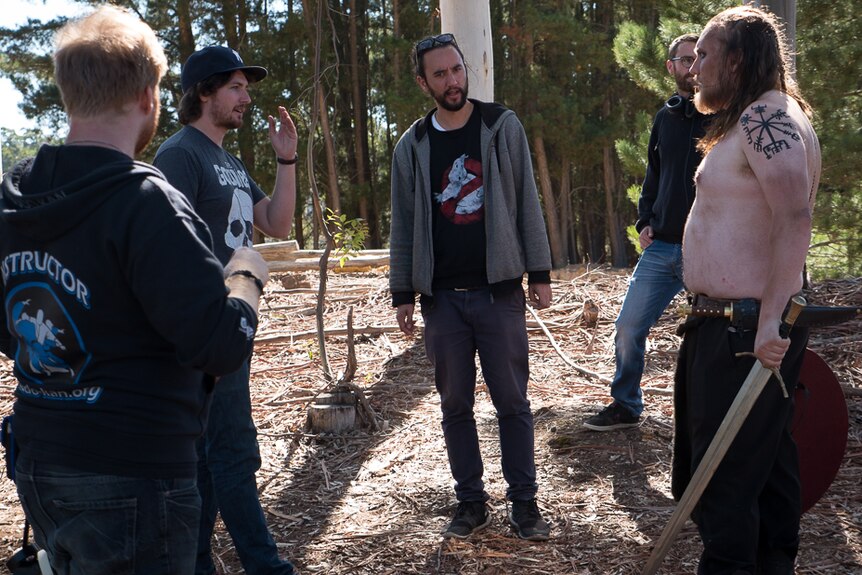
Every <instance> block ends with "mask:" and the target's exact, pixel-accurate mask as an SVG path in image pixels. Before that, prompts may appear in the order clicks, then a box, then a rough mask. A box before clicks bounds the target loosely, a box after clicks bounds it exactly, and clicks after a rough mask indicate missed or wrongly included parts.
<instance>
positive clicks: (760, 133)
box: [739, 90, 813, 160]
mask: <svg viewBox="0 0 862 575" xmlns="http://www.w3.org/2000/svg"><path fill="white" fill-rule="evenodd" d="M739 128H740V135H741V137H742V139H743V142H744V145H746V144H747V147H748V149H747V150H746V155H748V156H749V159H752V155H753V156H755V157H757V156H761V157H762V158H763V159H766V160H771V159H773V158H774V157H776V156H778V155H783V156H785V157H787V156H795V155H797V154H798V153H800V152H802V153H803V157H804V148H805V145H806V143H807V142H806V140H808V139H810V138H811V137H812V136H813V131H812V130H811V124H810V122H809V120H808V116H807V115H806V114H805V112H803V111H802V108H800V107H799V104H797V103H796V100H794V99H793V98H792V97H790V96H788V95H787V94H785V93H783V92H779V91H777V90H771V91H769V92H766V93H764V94H763V95H761V96H760V98H758V99H757V100H755V101H754V102H752V103H751V104H750V105H749V106H748V107H747V108H746V109H745V111H743V113H742V115H741V116H740V117H739ZM791 150H793V151H791ZM752 152H754V154H752Z"/></svg>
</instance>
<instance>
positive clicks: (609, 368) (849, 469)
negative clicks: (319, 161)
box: [0, 267, 862, 575]
mask: <svg viewBox="0 0 862 575" xmlns="http://www.w3.org/2000/svg"><path fill="white" fill-rule="evenodd" d="M554 275H555V279H554V296H555V297H554V304H553V305H552V307H551V308H549V309H546V310H542V311H539V312H537V313H536V314H535V315H532V313H531V314H530V315H528V317H527V320H528V326H529V330H530V331H529V333H530V351H531V382H530V398H531V402H532V407H533V411H534V415H535V428H536V437H535V444H536V462H537V467H538V470H539V483H540V490H539V506H540V508H541V509H542V511H543V513H544V514H545V517H546V518H547V519H549V520H550V522H551V524H552V533H551V540H550V541H548V542H543V543H533V542H525V541H521V540H519V539H517V538H516V537H514V536H513V534H512V532H511V531H510V530H509V527H508V525H507V521H506V513H507V509H506V501H505V482H504V481H503V479H502V475H501V473H500V468H499V445H498V441H497V427H496V424H495V418H494V412H493V408H492V406H491V403H490V400H489V397H488V394H487V390H486V389H485V387H484V384H483V383H482V381H481V377H480V384H479V386H478V390H477V401H476V419H477V423H478V426H479V435H480V440H481V445H482V449H483V456H484V461H485V480H486V490H487V491H488V493H489V494H490V495H491V500H490V502H489V504H490V505H491V507H492V509H493V514H494V520H493V521H492V523H491V525H490V526H489V527H488V528H487V529H485V530H484V531H482V532H481V533H479V534H477V535H475V536H473V537H472V538H471V539H469V540H466V541H452V540H443V539H441V537H440V536H439V531H440V530H441V529H442V528H443V527H444V526H445V525H446V523H447V522H448V520H449V518H450V515H451V514H452V512H453V511H454V506H455V501H454V494H453V490H452V479H451V476H450V474H449V468H448V464H447V460H446V454H445V447H444V444H443V439H442V434H441V431H440V415H439V403H438V398H437V394H436V392H435V389H434V377H433V371H432V369H431V367H430V365H429V363H428V361H427V360H426V359H425V354H424V349H423V343H422V339H421V329H420V330H417V331H418V332H419V334H420V335H419V336H418V337H415V338H408V337H406V336H404V335H402V334H401V333H400V332H399V331H398V328H397V325H396V323H395V314H394V310H393V309H392V308H391V307H390V305H389V304H390V300H389V293H388V286H387V276H386V274H385V270H383V271H381V270H373V269H372V270H367V271H360V272H356V271H352V272H351V273H349V274H348V273H331V274H330V276H329V282H328V289H327V293H326V298H325V301H326V310H325V315H324V320H325V321H324V323H325V326H326V330H327V334H328V335H327V337H326V340H325V341H326V348H327V355H328V358H329V362H330V365H331V366H332V368H333V370H334V371H336V372H337V371H340V370H344V369H345V367H346V364H347V337H346V335H345V327H346V323H347V314H348V310H349V309H350V308H351V307H352V308H353V316H354V319H353V323H354V328H355V349H356V359H357V370H356V376H355V377H354V379H353V383H354V384H356V385H357V386H358V387H359V388H361V389H362V390H363V391H364V394H365V397H366V398H367V400H368V405H369V406H370V409H369V410H367V411H366V412H365V413H368V414H371V416H372V417H373V418H374V420H375V422H376V423H377V425H378V427H379V429H378V430H376V431H373V430H372V429H371V428H370V427H368V426H364V427H360V428H358V429H356V430H354V431H351V432H349V433H344V434H339V435H334V434H320V433H311V432H310V431H309V430H308V429H307V428H306V418H307V412H308V408H309V405H310V404H311V402H313V401H314V398H315V397H316V396H317V395H318V394H320V393H321V392H323V391H325V390H326V389H327V387H328V384H327V382H326V381H325V379H324V377H323V373H322V370H321V362H320V352H319V348H318V344H317V336H316V333H315V314H314V307H315V304H316V301H317V286H318V280H317V275H316V273H314V272H305V273H294V274H289V275H280V276H276V277H274V278H273V281H272V282H271V283H270V284H269V286H267V290H266V295H265V301H264V302H263V304H262V306H261V310H262V315H261V317H262V321H261V325H260V329H259V332H258V340H257V345H256V351H255V357H254V360H253V365H252V399H253V404H254V406H255V420H256V423H257V426H258V430H259V441H260V447H261V452H262V455H263V466H262V468H261V470H260V471H259V472H258V484H259V489H260V497H261V501H262V503H263V506H264V509H265V511H266V513H267V517H268V521H269V525H270V528H271V530H272V532H273V535H274V537H275V539H276V541H277V543H278V545H279V547H280V549H281V550H282V553H283V555H284V556H286V557H289V558H290V559H291V560H292V561H294V562H295V563H296V565H297V566H298V567H299V568H300V570H301V572H302V573H303V574H310V573H317V574H324V573H326V574H338V575H341V574H345V575H346V574H355V573H363V574H364V573H368V574H377V575H383V574H398V575H402V574H403V575H408V574H456V573H457V574H461V573H463V574H481V575H497V574H507V575H508V574H510V573H528V574H537V575H538V574H554V575H557V574H569V573H574V574H579V575H586V574H637V573H640V570H641V568H642V567H643V565H644V563H645V562H646V560H647V558H648V557H649V555H650V551H651V549H652V545H653V544H654V543H655V541H656V540H657V539H658V537H659V535H660V534H661V532H662V529H663V528H664V526H665V524H666V523H667V521H668V520H669V518H670V516H671V513H672V512H673V508H674V502H673V500H672V499H671V497H670V476H669V472H670V462H671V444H672V439H673V408H672V396H671V388H672V376H673V366H674V362H675V358H676V349H677V347H678V344H679V338H678V337H677V336H676V335H675V333H674V330H675V327H676V325H677V324H678V323H679V321H680V320H679V317H677V316H676V315H674V313H673V310H674V309H675V307H676V305H677V304H678V303H682V299H681V296H679V298H678V300H677V301H676V302H675V303H674V304H672V305H671V307H670V308H669V309H668V310H667V311H666V312H665V314H664V315H663V316H662V318H661V320H660V321H659V324H658V325H657V326H656V327H655V328H654V329H653V330H652V332H651V334H650V337H649V341H648V348H647V354H646V372H645V374H644V378H643V382H642V386H643V388H644V392H645V400H646V411H645V412H644V416H645V417H644V421H643V424H642V425H641V426H640V427H637V428H633V429H626V430H619V431H612V432H605V433H596V432H591V431H589V430H586V429H584V428H583V427H582V425H581V423H582V421H583V420H584V419H585V418H586V417H588V416H589V415H592V414H593V413H594V412H595V411H597V410H598V409H600V408H602V407H603V406H604V405H605V404H607V403H608V402H609V399H608V390H607V382H608V381H609V378H610V377H612V376H613V371H614V345H613V330H614V326H613V321H614V319H615V318H616V314H617V312H618V311H619V307H620V305H621V303H622V298H623V296H624V294H625V289H626V282H627V279H628V271H627V270H611V269H609V268H606V267H598V268H570V269H566V270H562V271H558V272H555V274H554ZM808 298H809V301H810V302H811V303H812V304H818V305H828V304H835V305H862V281H860V280H858V279H851V280H835V281H827V282H823V283H819V284H817V285H815V286H813V288H812V289H811V291H810V293H809V294H808ZM596 311H597V321H596V319H595V317H594V314H595V312H596ZM416 316H417V320H418V322H419V325H420V326H421V316H420V314H419V313H418V306H417V314H416ZM860 325H862V321H853V322H848V323H845V324H842V325H839V326H834V327H831V328H828V329H822V330H816V331H812V337H811V344H810V347H811V348H812V349H814V350H815V351H817V352H818V353H819V354H820V355H821V356H822V357H823V358H824V359H825V360H826V361H827V363H828V364H829V365H830V366H831V367H832V369H833V370H834V371H835V373H836V375H837V377H838V380H839V382H840V383H841V385H842V386H843V388H844V391H845V397H846V399H847V404H848V409H849V417H850V431H849V437H848V443H847V450H846V453H845V457H844V461H843V464H842V466H841V469H840V471H839V473H838V476H837V478H836V479H835V481H834V482H833V484H832V486H831V487H830V488H829V490H828V491H827V492H826V494H825V495H824V497H823V498H822V499H821V500H820V501H819V502H818V503H817V504H816V505H815V506H814V507H813V508H812V509H811V510H810V511H809V512H808V513H806V514H805V515H804V516H803V518H802V534H801V537H802V543H801V549H800V553H799V560H798V563H797V573H799V574H829V575H832V574H845V573H860V574H862V505H860V504H862V489H860V487H862V334H860V330H859V328H860ZM10 365H11V364H10V363H9V362H6V361H4V362H3V363H2V364H0V413H7V412H10V411H11V403H12V401H11V396H12V391H13V390H14V378H13V376H12V374H11V369H10ZM22 528H23V514H22V512H21V510H20V506H19V505H18V502H17V499H16V496H15V490H14V485H12V483H11V482H10V481H9V480H8V479H0V558H3V559H4V560H5V558H6V557H8V556H10V555H11V554H12V553H13V552H14V551H15V550H16V549H17V548H18V547H19V546H20V537H21V531H22ZM214 549H215V552H216V554H217V562H218V563H219V569H220V571H221V572H222V573H225V574H228V573H242V569H241V567H240V566H239V563H238V561H237V560H236V556H235V553H234V551H233V548H232V543H231V540H230V537H229V536H228V535H227V533H226V531H225V530H224V528H223V526H221V525H220V526H219V527H218V529H217V532H216V536H215V541H214ZM700 549H701V545H700V540H699V538H698V535H697V530H696V528H695V527H694V526H693V525H692V524H691V523H690V522H689V523H687V524H686V526H685V527H684V528H683V530H682V532H681V533H680V535H679V536H678V538H677V539H676V541H675V543H674V545H673V547H672V548H671V550H670V552H669V554H668V556H667V557H666V559H665V561H664V563H663V567H662V570H661V571H660V573H694V572H695V571H696V565H697V559H698V555H699V553H700Z"/></svg>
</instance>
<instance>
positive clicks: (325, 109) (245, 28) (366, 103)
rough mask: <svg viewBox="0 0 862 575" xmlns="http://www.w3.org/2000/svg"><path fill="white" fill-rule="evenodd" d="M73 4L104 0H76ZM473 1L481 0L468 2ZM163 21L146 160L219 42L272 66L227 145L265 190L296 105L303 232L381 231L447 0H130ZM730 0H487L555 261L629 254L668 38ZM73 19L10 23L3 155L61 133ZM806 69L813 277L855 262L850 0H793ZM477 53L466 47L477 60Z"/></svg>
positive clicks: (374, 235) (0, 63) (860, 200)
mask: <svg viewBox="0 0 862 575" xmlns="http://www.w3.org/2000/svg"><path fill="white" fill-rule="evenodd" d="M75 1H76V2H77V3H78V4H81V5H88V4H93V5H95V4H97V3H96V2H90V1H88V0H75ZM465 1H478V0H465ZM114 3H115V4H119V5H123V6H126V7H129V8H130V9H132V10H133V11H135V12H136V13H137V14H139V15H140V17H141V18H142V19H143V20H145V21H146V22H147V23H148V24H150V26H151V27H153V29H155V30H156V32H157V34H158V36H159V38H160V39H161V41H162V43H163V46H164V47H165V50H166V52H167V54H168V59H169V62H171V69H170V71H169V73H168V76H167V77H166V78H165V80H164V81H163V83H162V94H161V97H162V116H161V121H160V125H159V129H158V133H157V135H156V137H155V139H154V140H153V143H152V144H151V145H150V147H149V148H148V149H147V150H146V151H145V152H144V154H143V156H142V158H141V159H143V160H145V161H150V160H152V157H153V155H154V153H155V150H156V149H157V147H158V145H159V144H160V143H161V142H162V141H164V139H165V138H167V137H168V136H169V135H170V134H172V133H173V132H175V131H176V130H177V129H179V127H180V126H179V125H178V123H177V119H176V117H177V116H176V106H177V104H178V102H179V98H180V96H181V92H180V83H179V73H180V67H181V63H182V62H184V61H185V60H186V58H187V57H188V56H189V54H191V53H192V52H193V51H194V50H195V49H197V48H200V47H203V46H206V45H209V44H222V45H229V46H231V47H233V48H236V49H237V50H238V51H239V52H240V53H241V54H242V56H243V59H244V60H245V62H246V63H248V64H255V65H262V66H265V67H267V68H268V69H269V72H270V75H269V77H268V78H267V79H266V80H265V81H264V82H261V83H260V84H257V85H254V86H253V92H252V98H253V99H254V102H253V105H252V109H251V111H250V113H249V114H247V116H246V122H245V125H244V126H243V127H242V128H241V129H240V130H237V131H236V132H235V133H232V134H231V135H230V136H229V138H228V139H227V140H226V147H227V148H228V149H229V150H231V151H232V152H234V153H235V154H236V155H237V156H239V157H240V158H241V159H242V160H243V161H244V162H245V164H246V166H247V167H248V168H249V170H250V172H251V173H252V175H253V177H254V178H255V180H256V181H257V182H258V183H259V184H260V185H261V187H262V188H263V189H264V190H270V189H272V183H273V178H274V174H275V157H274V155H273V153H272V149H271V147H270V144H269V140H268V137H267V135H266V130H265V125H266V122H265V117H266V115H268V114H273V113H274V111H275V109H276V106H278V105H285V106H286V107H287V108H288V110H289V111H290V113H291V115H292V116H293V118H294V120H295V122H296V123H297V127H298V129H299V132H300V153H299V155H300V158H302V160H303V162H302V163H301V164H300V165H301V169H300V170H298V178H299V186H298V190H299V191H298V193H299V195H300V197H299V198H298V204H297V205H298V206H299V209H297V214H296V221H295V224H294V231H293V234H294V238H295V239H296V240H297V241H298V242H299V244H300V246H301V247H303V248H316V247H319V246H320V244H321V242H323V241H324V240H323V237H324V236H323V235H322V234H321V231H320V230H319V229H318V225H317V222H316V221H315V218H314V217H313V210H312V204H311V198H312V197H315V196H317V197H318V198H319V199H320V200H321V201H322V202H325V205H326V206H327V207H328V208H330V209H331V210H332V211H334V212H336V213H339V214H342V215H343V216H345V217H347V218H350V219H353V218H361V219H362V220H363V221H364V222H365V223H366V224H367V226H368V236H367V238H366V247H368V248H380V247H386V246H387V245H388V231H389V213H390V212H389V196H390V187H389V171H390V160H391V156H392V151H393V149H394V146H395V144H396V143H397V141H398V138H399V137H400V135H401V134H402V133H404V131H405V130H406V129H407V128H408V127H409V126H410V125H411V123H412V122H413V121H414V120H415V119H416V118H418V117H420V116H423V115H424V114H425V113H426V112H427V111H428V110H429V109H430V108H431V107H432V102H431V100H430V99H428V97H427V96H425V94H423V93H422V92H421V90H420V89H419V88H418V87H417V86H416V84H415V80H414V74H413V70H412V63H411V59H410V52H411V49H412V47H413V45H414V43H415V42H416V41H417V40H419V39H421V38H422V37H424V36H427V35H429V34H435V33H439V32H440V14H439V8H438V3H437V1H434V0H431V1H422V0H248V1H243V0H170V1H168V0H144V1H134V0H132V1H127V0H121V1H116V2H114ZM735 4H738V2H728V1H724V2H721V1H713V0H699V1H694V2H692V1H682V0H594V1H593V2H583V1H572V0H492V1H491V2H490V8H491V29H492V33H493V38H492V42H493V57H494V60H493V61H494V86H495V98H494V99H495V100H496V101H498V102H501V103H503V104H505V105H506V106H508V107H510V108H512V109H513V110H515V111H516V112H517V113H518V116H519V117H520V118H521V120H522V122H523V123H524V126H525V128H526V131H527V136H528V138H529V141H530V145H531V147H532V152H533V159H534V169H535V173H536V179H537V184H538V186H539V189H540V194H541V198H542V203H543V208H544V211H545V215H546V219H547V220H546V221H547V222H548V232H549V236H550V243H551V247H552V256H553V263H554V267H555V268H559V267H564V266H566V265H568V264H579V263H592V264H599V263H607V264H611V265H613V266H615V267H626V266H630V265H632V264H633V263H634V262H635V261H636V258H637V250H636V247H635V246H636V242H635V241H633V240H634V238H635V237H636V236H635V234H634V231H633V223H634V221H635V219H636V215H637V212H636V201H637V196H638V193H639V189H640V183H641V181H642V179H643V176H644V171H645V168H646V147H647V140H648V136H649V128H650V125H651V122H652V118H653V116H654V114H655V112H656V111H657V110H658V108H659V107H660V106H661V105H662V104H663V102H664V101H665V100H666V99H667V98H668V97H669V96H670V95H671V94H672V93H673V89H674V85H673V82H672V79H671V78H670V77H669V76H668V75H667V73H666V70H665V68H664V61H665V59H666V57H667V45H668V43H669V42H670V40H671V39H672V38H674V37H675V36H677V35H679V34H681V33H684V32H699V31H700V30H701V29H702V27H703V25H704V24H705V23H706V22H707V21H708V20H709V18H710V17H711V16H712V15H714V14H715V13H717V12H718V11H720V10H721V9H723V8H726V7H729V6H732V5H735ZM63 22H64V19H63V18H58V19H55V20H51V21H40V20H32V19H31V20H29V21H28V22H27V24H25V25H24V26H21V27H19V28H17V29H0V75H2V76H5V77H7V78H9V79H10V80H11V81H12V82H13V84H14V85H15V87H16V88H17V89H18V90H20V91H21V92H22V94H23V101H22V103H21V108H22V111H23V112H24V113H25V114H26V115H27V116H28V117H29V118H34V119H36V120H38V125H39V128H35V129H28V130H19V131H11V130H6V129H3V130H2V133H0V137H2V146H3V148H2V157H3V159H4V166H6V167H8V166H11V165H12V163H13V162H14V161H16V160H18V159H21V158H23V157H26V156H30V155H33V154H34V153H35V150H36V149H37V148H38V146H39V145H40V143H42V142H45V141H49V142H54V143H58V142H60V141H62V139H63V137H64V136H65V117H64V113H63V109H62V105H61V102H60V97H59V92H58V90H57V88H56V86H55V85H54V84H53V82H52V65H51V58H50V53H51V43H52V36H53V32H54V31H55V30H56V29H57V28H58V27H59V26H61V25H62V24H63ZM796 49H797V57H796V64H797V79H798V81H799V83H800V85H801V88H802V91H803V94H804V95H805V97H806V98H807V99H808V100H809V102H810V103H811V104H812V105H813V107H814V109H815V112H816V115H815V118H814V125H815V128H816V130H817V133H818V135H819V137H820V139H821V145H822V150H823V175H822V178H821V182H820V189H819V191H818V198H817V208H816V212H815V235H814V240H813V242H812V248H811V250H810V255H809V261H808V269H809V272H810V274H811V275H812V277H813V278H814V279H821V278H827V277H844V276H859V275H862V259H860V257H859V255H860V253H862V209H860V207H862V161H860V159H861V158H862V155H860V153H862V74H860V69H859V62H860V61H862V18H858V17H857V9H856V8H855V7H854V3H853V2H851V1H850V0H838V1H836V0H805V1H804V2H800V3H799V6H798V9H797V28H796ZM467 65H468V67H469V66H470V65H471V62H469V61H468V62H467Z"/></svg>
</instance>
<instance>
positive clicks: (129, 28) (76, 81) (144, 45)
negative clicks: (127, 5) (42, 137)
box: [54, 5, 168, 117]
mask: <svg viewBox="0 0 862 575" xmlns="http://www.w3.org/2000/svg"><path fill="white" fill-rule="evenodd" d="M54 42H55V51H54V80H55V81H56V83H57V86H58V87H59V88H60V95H61V96H62V98H63V106H64V108H65V109H66V113H67V114H69V115H70V116H81V117H91V116H95V115H98V114H100V113H102V112H105V111H106V110H116V111H120V110H122V109H123V108H124V107H125V106H126V105H128V104H129V103H130V102H132V101H134V100H135V98H136V97H137V96H138V95H139V94H141V93H142V92H143V91H144V90H146V89H147V88H157V87H158V85H159V82H161V79H162V76H163V75H164V73H165V71H166V70H167V68H168V61H167V58H166V57H165V52H164V50H162V47H161V45H160V44H159V42H158V39H157V38H156V35H155V33H154V32H153V30H152V29H151V28H150V27H149V26H148V25H147V24H146V23H144V22H142V21H141V20H140V19H139V18H137V17H136V16H134V15H133V14H132V13H131V12H129V11H127V10H124V9H121V8H118V7H116V6H107V5H106V6H101V7H100V8H98V9H96V10H95V11H94V12H92V13H91V14H89V15H88V16H85V17H83V18H80V19H76V20H73V21H71V22H69V23H68V24H66V25H65V26H63V27H62V28H61V29H60V30H59V31H58V32H57V35H56V37H55V41H54Z"/></svg>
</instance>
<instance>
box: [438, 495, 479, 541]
mask: <svg viewBox="0 0 862 575" xmlns="http://www.w3.org/2000/svg"><path fill="white" fill-rule="evenodd" d="M489 523H491V516H490V515H489V514H488V508H487V507H486V506H485V502H484V501H460V502H459V503H458V509H456V510H455V517H453V518H452V522H451V523H449V527H447V528H446V529H445V530H443V537H445V538H447V539H448V538H450V537H455V538H457V539H466V538H467V537H469V536H470V535H472V534H473V533H475V532H477V531H479V530H481V529H484V528H485V527H487V526H488V524H489Z"/></svg>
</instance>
